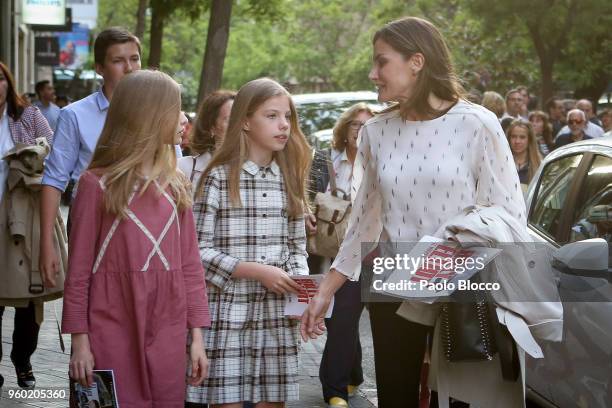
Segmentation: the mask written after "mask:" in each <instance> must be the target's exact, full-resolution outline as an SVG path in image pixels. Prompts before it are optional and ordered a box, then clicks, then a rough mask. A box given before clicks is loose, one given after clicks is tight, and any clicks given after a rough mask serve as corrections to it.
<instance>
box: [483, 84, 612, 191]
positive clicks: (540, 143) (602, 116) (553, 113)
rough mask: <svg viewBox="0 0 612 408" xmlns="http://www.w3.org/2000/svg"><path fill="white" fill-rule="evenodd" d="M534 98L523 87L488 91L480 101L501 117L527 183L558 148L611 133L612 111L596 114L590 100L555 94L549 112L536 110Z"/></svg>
mask: <svg viewBox="0 0 612 408" xmlns="http://www.w3.org/2000/svg"><path fill="white" fill-rule="evenodd" d="M533 101H534V98H533V97H530V96H529V92H528V90H527V88H526V87H524V86H520V87H517V88H514V89H512V90H510V91H508V93H506V97H505V98H504V97H502V96H501V95H500V94H498V93H497V92H493V91H487V92H485V93H484V94H483V96H482V100H481V101H480V104H481V105H482V106H484V107H485V108H487V109H489V110H490V111H491V112H493V113H495V115H496V116H497V117H498V118H499V120H500V123H501V126H502V129H503V130H504V132H505V133H506V136H507V138H508V143H510V148H511V150H512V156H513V157H514V162H515V164H516V169H517V171H518V172H519V177H520V181H521V184H523V185H524V186H526V185H528V184H529V182H530V181H531V179H532V177H533V175H534V174H535V171H536V170H537V169H538V167H539V165H540V162H541V161H542V158H543V157H544V156H546V155H547V154H549V153H550V152H551V151H553V150H554V149H556V148H557V147H560V146H564V145H567V144H569V143H573V142H578V141H581V140H588V139H593V138H598V137H602V136H612V110H610V109H604V110H602V111H601V112H600V113H599V114H598V115H596V114H595V110H594V108H593V102H591V101H590V100H588V99H579V100H578V101H575V100H572V99H566V100H564V99H561V98H558V97H552V98H550V99H549V100H548V101H546V103H545V104H544V109H545V110H546V112H545V111H542V110H537V109H535V106H534V104H533ZM530 107H531V109H530Z"/></svg>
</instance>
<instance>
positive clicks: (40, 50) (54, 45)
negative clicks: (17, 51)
mask: <svg viewBox="0 0 612 408" xmlns="http://www.w3.org/2000/svg"><path fill="white" fill-rule="evenodd" d="M34 62H35V63H36V64H38V65H49V66H56V65H59V62H60V47H59V39H58V38H57V37H36V38H35V39H34Z"/></svg>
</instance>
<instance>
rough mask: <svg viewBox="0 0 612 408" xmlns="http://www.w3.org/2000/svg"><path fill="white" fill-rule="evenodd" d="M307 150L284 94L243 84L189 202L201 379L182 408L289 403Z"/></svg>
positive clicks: (272, 86) (260, 83) (259, 83)
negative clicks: (202, 294)
mask: <svg viewBox="0 0 612 408" xmlns="http://www.w3.org/2000/svg"><path fill="white" fill-rule="evenodd" d="M309 165H310V147H309V145H308V143H307V142H306V139H305V138H304V135H303V134H302V132H301V131H300V129H299V127H298V118H297V114H296V110H295V107H294V105H293V102H292V101H291V98H290V95H289V93H288V92H287V91H286V90H285V89H284V88H283V87H282V86H281V85H279V84H278V83H276V82H275V81H272V80H270V79H267V78H262V79H257V80H254V81H251V82H249V83H247V84H246V85H244V86H243V87H242V88H241V89H240V91H239V92H238V94H237V96H236V99H235V100H234V105H233V107H232V112H231V115H230V120H229V125H228V131H227V134H226V138H225V140H224V142H223V144H222V146H221V147H220V149H219V150H218V151H217V153H216V154H215V156H214V157H213V159H212V161H211V162H210V164H209V165H208V168H207V169H206V170H205V172H204V175H203V176H202V179H201V181H200V185H199V186H198V190H197V193H196V199H195V204H194V213H195V215H196V229H197V232H198V239H199V242H200V257H201V259H202V263H203V264H204V269H205V270H206V281H207V288H208V289H207V290H208V298H209V307H210V313H211V328H210V330H209V331H207V333H206V334H205V339H204V340H205V346H206V350H207V353H208V358H209V364H210V365H209V375H208V378H207V379H206V380H205V382H204V383H203V384H202V386H190V387H188V389H187V395H186V399H187V402H189V403H195V404H206V403H208V404H211V405H212V406H213V407H217V406H220V407H224V408H229V407H231V408H234V407H242V403H243V402H244V401H251V402H253V403H256V406H257V407H258V408H263V407H283V406H284V402H285V401H290V400H297V399H298V384H297V379H298V378H297V374H298V373H297V370H298V349H299V346H300V343H299V334H298V322H297V320H293V319H291V318H289V317H287V316H285V314H284V304H285V295H286V294H287V293H288V292H294V293H295V292H296V291H297V290H298V289H299V286H298V285H297V284H296V283H295V281H293V280H292V279H291V276H292V275H307V274H308V267H307V264H306V240H305V238H306V235H305V229H304V217H303V213H304V207H305V206H304V203H305V194H304V193H305V180H306V177H307V174H308V168H309Z"/></svg>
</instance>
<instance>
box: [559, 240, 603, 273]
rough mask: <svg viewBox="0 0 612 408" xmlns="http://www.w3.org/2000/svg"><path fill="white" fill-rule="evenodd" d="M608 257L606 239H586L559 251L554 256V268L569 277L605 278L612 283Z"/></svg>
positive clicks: (565, 246) (563, 247) (564, 246)
mask: <svg viewBox="0 0 612 408" xmlns="http://www.w3.org/2000/svg"><path fill="white" fill-rule="evenodd" d="M608 257H609V249H608V242H606V240H605V239H603V238H593V239H585V240H583V241H578V242H572V243H571V244H567V245H563V246H562V247H561V248H559V249H557V250H556V251H555V253H554V254H553V266H554V267H555V268H556V269H558V270H559V271H560V272H562V273H566V274H568V275H576V276H582V277H587V278H603V279H606V280H608V281H609V282H612V274H610V273H609V272H608Z"/></svg>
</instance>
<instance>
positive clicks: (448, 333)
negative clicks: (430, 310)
mask: <svg viewBox="0 0 612 408" xmlns="http://www.w3.org/2000/svg"><path fill="white" fill-rule="evenodd" d="M472 281H478V278H477V277H475V278H472ZM452 297H453V298H454V299H453V300H455V301H454V302H446V303H442V305H441V311H440V319H441V324H440V335H441V340H442V347H443V350H444V355H445V357H446V360H447V361H449V362H453V363H457V362H466V361H487V360H492V359H493V357H494V356H495V354H496V353H499V359H500V363H501V371H502V378H503V379H504V380H506V381H512V382H514V381H516V380H517V379H518V377H519V373H520V364H519V358H518V352H517V349H516V344H515V343H514V339H513V338H512V335H511V334H510V333H509V332H508V329H507V328H506V327H505V326H503V325H501V324H500V323H499V321H498V320H497V315H496V312H495V303H494V302H493V299H492V298H491V295H490V294H489V293H488V292H486V291H469V292H459V291H457V292H455V293H453V295H452Z"/></svg>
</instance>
